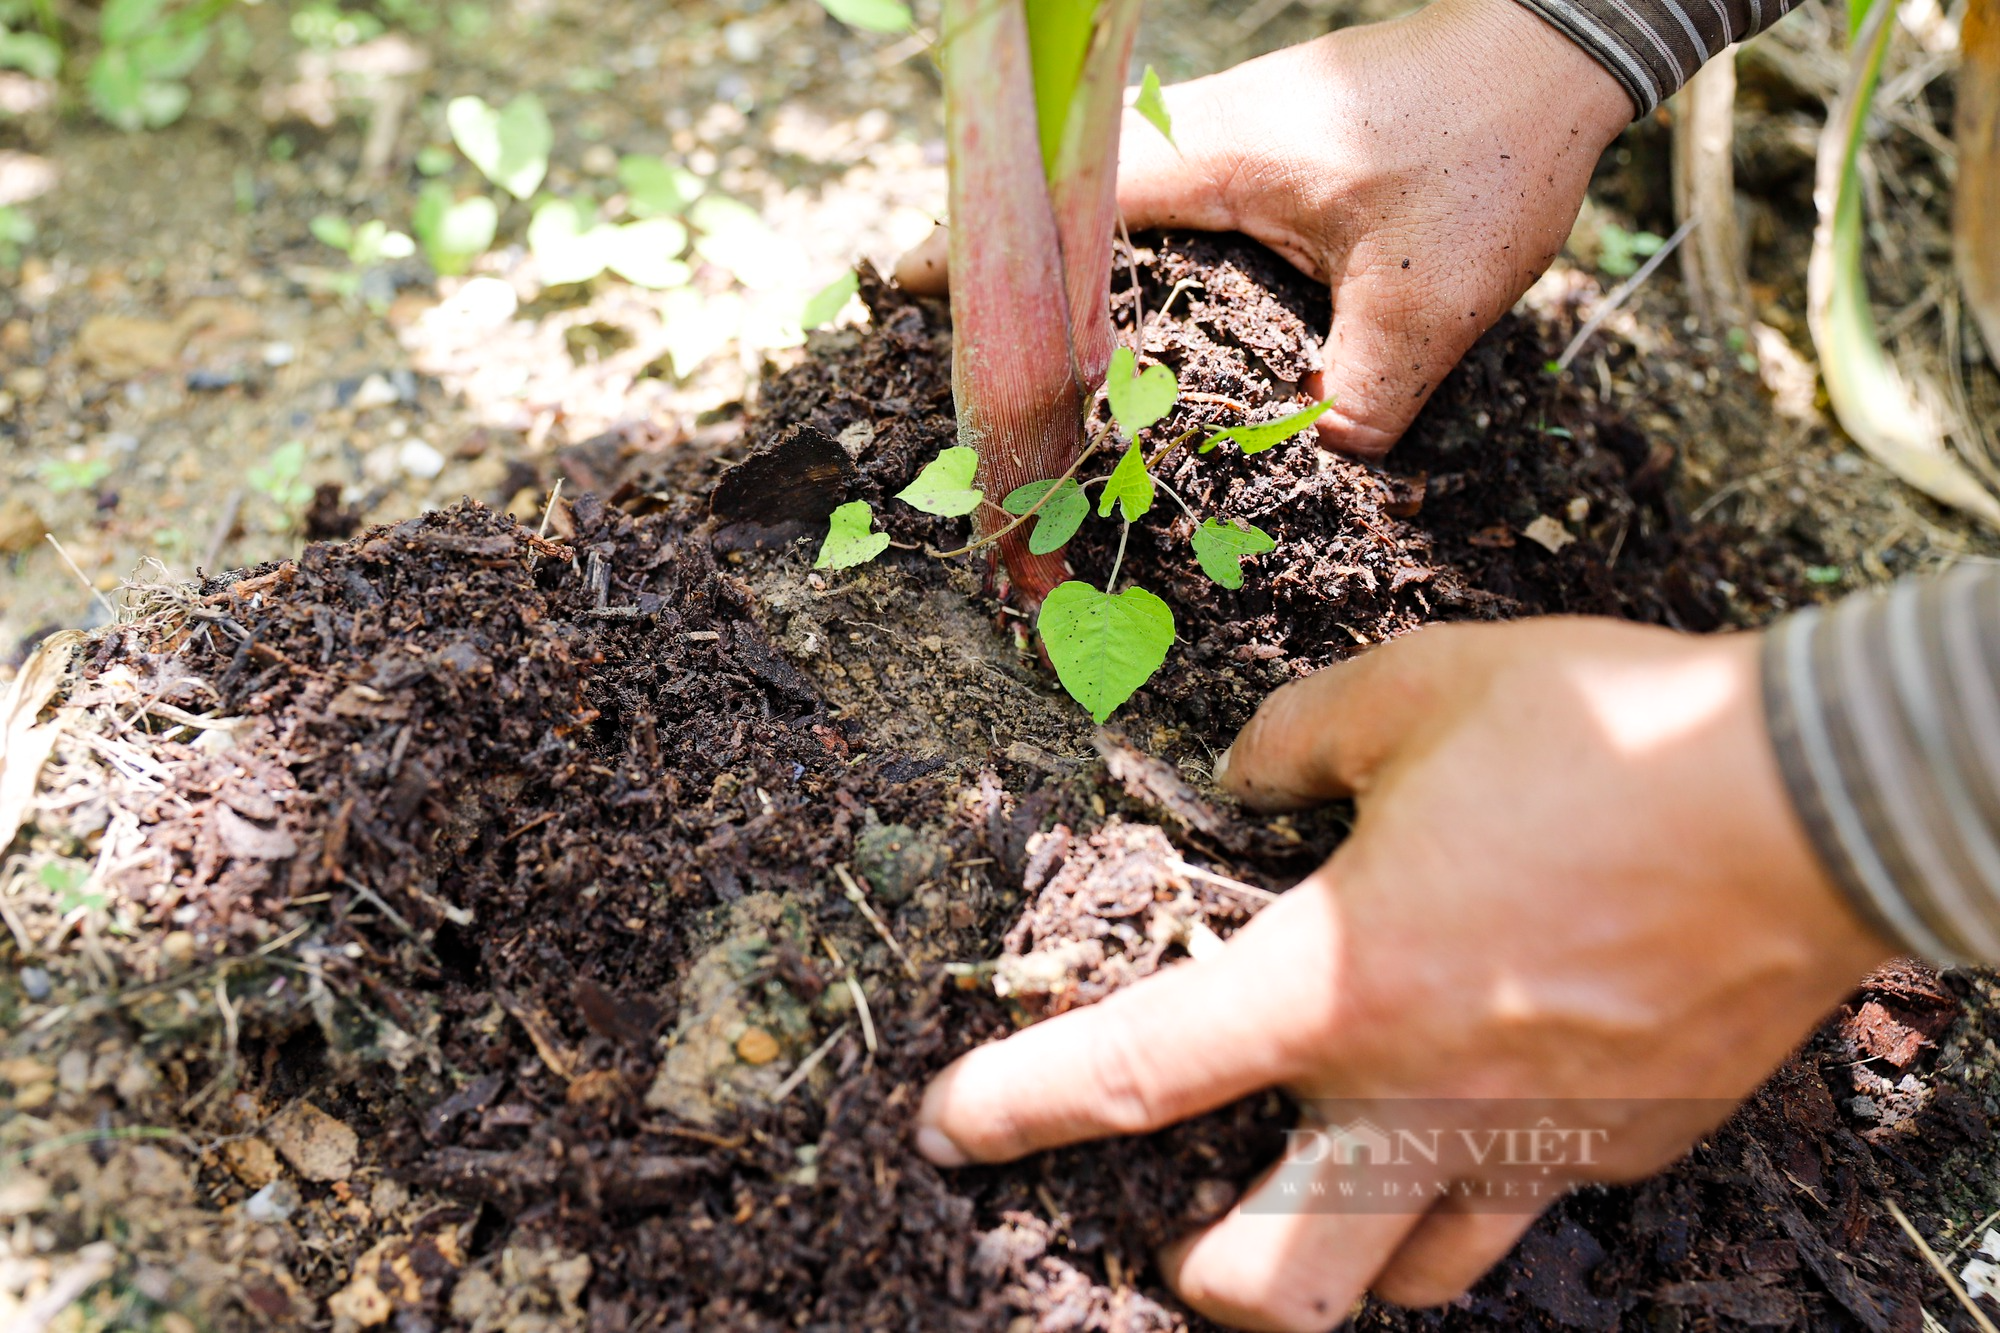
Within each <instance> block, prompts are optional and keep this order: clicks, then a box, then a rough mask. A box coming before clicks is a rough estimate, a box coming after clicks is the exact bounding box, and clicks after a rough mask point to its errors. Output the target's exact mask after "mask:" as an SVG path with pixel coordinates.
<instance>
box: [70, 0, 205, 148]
mask: <svg viewBox="0 0 2000 1333" xmlns="http://www.w3.org/2000/svg"><path fill="white" fill-rule="evenodd" d="M230 3H231V0H198V3H195V4H192V5H188V6H186V7H184V8H179V9H170V8H169V5H168V0H110V3H108V4H106V5H105V6H104V9H103V11H102V13H101V14H100V15H99V17H98V25H97V33H98V39H99V41H100V42H102V44H103V49H102V50H100V51H99V52H98V55H97V58H96V59H95V60H94V61H92V62H91V66H90V73H89V74H88V75H87V76H86V78H85V91H86V92H87V94H88V95H89V98H90V105H91V108H92V109H93V110H94V111H96V112H97V114H98V115H100V116H102V117H103V118H104V119H105V120H107V121H109V122H110V123H111V124H113V125H116V126H117V127H118V128H119V129H122V130H140V129H158V128H160V127H161V126H164V125H171V124H173V123H174V122H175V121H177V120H179V119H180V118H181V114H182V113H183V112H184V111H186V110H187V108H188V102H189V101H190V99H191V98H192V93H191V92H190V91H189V89H188V85H187V82H186V79H187V76H188V75H189V74H190V73H192V72H193V70H194V67H195V66H196V65H198V64H200V63H201V58H202V56H204V55H206V54H207V53H208V46H209V36H210V33H209V29H210V27H211V26H212V25H213V24H214V22H215V20H216V18H217V17H218V16H219V15H220V14H221V13H222V12H223V10H225V9H227V8H228V7H229V5H230Z"/></svg>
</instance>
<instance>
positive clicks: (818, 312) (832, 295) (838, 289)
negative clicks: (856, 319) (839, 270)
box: [799, 269, 861, 329]
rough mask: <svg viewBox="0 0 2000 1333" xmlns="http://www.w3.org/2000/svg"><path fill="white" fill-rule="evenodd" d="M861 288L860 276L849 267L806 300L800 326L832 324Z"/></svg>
mask: <svg viewBox="0 0 2000 1333" xmlns="http://www.w3.org/2000/svg"><path fill="white" fill-rule="evenodd" d="M860 290H861V279H860V277H859V276H858V275H857V274H856V273H855V272H854V270H853V269H849V270H848V271H847V272H845V273H843V274H841V275H840V276H839V277H838V278H835V279H834V280H833V281H832V282H830V283H828V284H827V285H826V286H825V287H822V288H821V289H820V290H819V292H818V293H817V294H816V295H815V296H814V297H813V298H812V300H810V301H807V302H806V308H805V311H804V312H803V313H802V314H800V316H799V327H800V328H801V329H816V328H818V327H819V326H820V325H822V324H831V323H832V322H833V320H834V318H835V316H837V315H839V314H840V312H841V311H842V310H844V309H846V308H847V303H848V302H849V301H850V300H852V299H853V297H854V294H855V293H856V292H858V291H860Z"/></svg>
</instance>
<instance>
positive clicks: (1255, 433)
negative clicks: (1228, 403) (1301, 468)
mask: <svg viewBox="0 0 2000 1333" xmlns="http://www.w3.org/2000/svg"><path fill="white" fill-rule="evenodd" d="M1332 406H1333V399H1331V398H1328V399H1326V400H1324V401H1323V402H1317V403H1314V404H1313V405H1312V406H1311V407H1306V408H1301V409H1300V410H1298V411H1297V412H1294V413H1292V414H1291V415H1290V416H1288V417H1280V418H1279V419H1278V420H1276V421H1266V422H1264V423H1263V424H1262V425H1259V426H1231V427H1230V428H1229V429H1228V430H1219V431H1217V432H1216V433H1215V434H1213V435H1211V436H1209V437H1208V438H1207V439H1206V440H1204V441H1202V446H1201V451H1202V452H1203V453H1207V452H1208V451H1209V450H1211V449H1213V448H1214V447H1215V446H1216V445H1218V444H1221V443H1222V442H1223V441H1224V440H1232V441H1234V442H1235V444H1236V447H1237V448H1239V449H1241V450H1242V451H1243V452H1244V453H1246V454H1261V453H1263V452H1264V451H1265V450H1266V449H1269V448H1271V447H1272V446H1273V445H1279V444H1283V443H1284V442H1285V441H1286V440H1289V439H1291V438H1292V437H1293V436H1294V435H1298V434H1300V433H1301V432H1303V431H1304V430H1306V429H1307V428H1308V427H1310V426H1311V425H1312V424H1313V422H1315V421H1318V420H1319V418H1320V414H1321V413H1322V412H1325V411H1326V410H1327V409H1328V408H1330V407H1332Z"/></svg>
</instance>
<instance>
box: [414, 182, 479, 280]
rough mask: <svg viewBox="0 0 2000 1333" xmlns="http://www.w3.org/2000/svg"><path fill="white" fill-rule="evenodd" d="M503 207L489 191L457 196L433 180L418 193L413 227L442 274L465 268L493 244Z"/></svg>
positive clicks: (457, 272)
mask: <svg viewBox="0 0 2000 1333" xmlns="http://www.w3.org/2000/svg"><path fill="white" fill-rule="evenodd" d="M499 224H500V210H499V209H498V208H497V207H495V206H494V203H493V201H492V200H491V199H488V198H487V197H486V196H485V195H483V194H480V195H474V196H473V197H472V198H470V199H456V198H454V197H453V195H452V192H451V187H450V186H449V185H446V184H445V183H444V182H443V181H430V182H428V183H426V184H425V186H424V188H423V190H422V191H421V192H420V193H419V194H418V195H417V206H416V208H415V209H414V210H413V211H412V212H411V214H410V230H412V231H414V232H416V234H417V242H418V243H419V244H420V245H422V246H423V247H424V258H426V259H428V260H429V261H430V265H431V267H432V268H433V269H436V270H437V272H438V273H439V274H440V275H441V276H445V277H450V276H453V275H456V274H459V273H463V272H465V270H466V269H467V268H468V267H469V266H470V265H471V263H472V261H473V260H474V259H476V258H478V257H479V256H480V255H482V254H484V253H486V249H487V247H488V246H490V245H492V244H493V233H494V230H495V229H496V228H497V227H498V226H499Z"/></svg>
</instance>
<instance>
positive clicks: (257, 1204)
mask: <svg viewBox="0 0 2000 1333" xmlns="http://www.w3.org/2000/svg"><path fill="white" fill-rule="evenodd" d="M298 1206H299V1191H298V1187H297V1186H295V1185H293V1184H292V1183H291V1182H289V1181H284V1180H274V1181H272V1182H271V1183H270V1184H268V1185H266V1186H265V1187H264V1188H263V1189H260V1190H258V1191H257V1192H256V1193H255V1194H253V1195H251V1196H250V1197H249V1198H247V1199H245V1200H244V1201H243V1215H244V1216H245V1217H247V1218H249V1219H250V1220H251V1221H252V1222H282V1221H284V1220H285V1219H286V1218H288V1217H290V1216H291V1215H292V1211H293V1210H294V1209H295V1208H297V1207H298Z"/></svg>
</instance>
